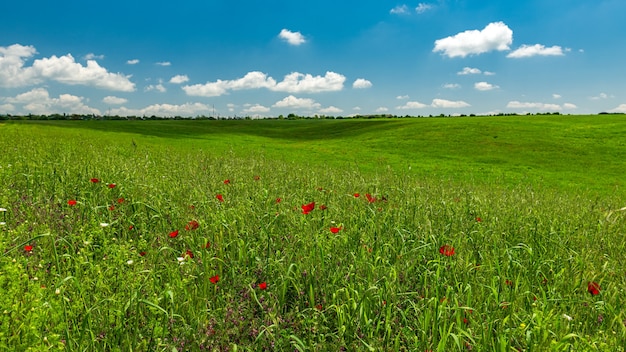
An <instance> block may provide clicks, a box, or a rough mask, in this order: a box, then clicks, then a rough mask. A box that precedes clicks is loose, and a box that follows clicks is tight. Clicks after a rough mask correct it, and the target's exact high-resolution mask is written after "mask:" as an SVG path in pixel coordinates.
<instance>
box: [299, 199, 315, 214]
mask: <svg viewBox="0 0 626 352" xmlns="http://www.w3.org/2000/svg"><path fill="white" fill-rule="evenodd" d="M313 209H315V202H311V203H309V204H303V205H302V214H304V215H306V214H308V213H310V212H311V211H313Z"/></svg>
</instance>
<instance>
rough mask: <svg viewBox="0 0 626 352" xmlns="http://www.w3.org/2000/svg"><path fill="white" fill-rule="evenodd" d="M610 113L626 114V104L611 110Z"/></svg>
mask: <svg viewBox="0 0 626 352" xmlns="http://www.w3.org/2000/svg"><path fill="white" fill-rule="evenodd" d="M609 112H615V113H622V114H626V104H620V105H619V106H618V107H616V108H615V109H611V110H609Z"/></svg>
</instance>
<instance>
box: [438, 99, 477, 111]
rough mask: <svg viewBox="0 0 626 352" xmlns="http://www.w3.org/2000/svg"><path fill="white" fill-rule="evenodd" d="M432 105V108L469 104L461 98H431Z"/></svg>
mask: <svg viewBox="0 0 626 352" xmlns="http://www.w3.org/2000/svg"><path fill="white" fill-rule="evenodd" d="M431 106H432V107H434V108H454V109H456V108H466V107H469V106H471V105H470V104H468V103H466V102H464V101H462V100H458V101H451V100H445V99H433V102H432V104H431Z"/></svg>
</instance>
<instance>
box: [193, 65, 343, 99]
mask: <svg viewBox="0 0 626 352" xmlns="http://www.w3.org/2000/svg"><path fill="white" fill-rule="evenodd" d="M345 80H346V77H345V76H343V75H341V74H338V73H335V72H326V75H325V76H312V75H310V74H302V73H299V72H293V73H290V74H288V75H286V76H285V78H284V79H283V81H282V82H278V83H277V82H276V80H274V79H273V78H272V77H269V76H267V74H265V73H263V72H259V71H254V72H249V73H247V74H246V75H245V76H244V77H243V78H239V79H236V80H232V81H228V80H227V81H222V80H219V79H218V80H217V81H216V82H208V83H205V84H194V85H187V86H183V87H182V89H183V90H184V91H185V93H187V95H191V96H203V97H216V96H220V95H224V94H227V93H228V91H229V90H242V89H259V88H266V89H269V90H272V91H276V92H287V93H319V92H331V91H338V90H341V89H343V83H344V82H345Z"/></svg>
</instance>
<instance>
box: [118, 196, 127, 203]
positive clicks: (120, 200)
mask: <svg viewBox="0 0 626 352" xmlns="http://www.w3.org/2000/svg"><path fill="white" fill-rule="evenodd" d="M125 201H126V199H124V198H122V197H119V198H117V204H122V203H124V202H125Z"/></svg>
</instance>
